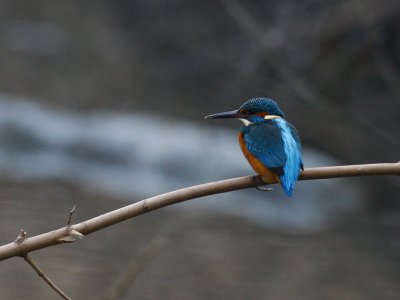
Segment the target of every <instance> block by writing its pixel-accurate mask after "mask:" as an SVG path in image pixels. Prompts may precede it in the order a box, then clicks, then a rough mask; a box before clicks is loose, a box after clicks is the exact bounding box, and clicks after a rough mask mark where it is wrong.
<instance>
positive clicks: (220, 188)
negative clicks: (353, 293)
mask: <svg viewBox="0 0 400 300" xmlns="http://www.w3.org/2000/svg"><path fill="white" fill-rule="evenodd" d="M369 175H400V162H399V163H386V164H368V165H350V166H334V167H321V168H310V169H306V170H304V171H303V172H302V173H301V174H300V177H299V180H312V179H327V178H338V177H351V176H369ZM274 183H276V182H263V181H262V179H261V177H260V176H245V177H238V178H232V179H227V180H222V181H217V182H210V183H206V184H201V185H197V186H192V187H188V188H184V189H181V190H177V191H173V192H169V193H166V194H162V195H159V196H155V197H151V198H148V199H145V200H142V201H139V202H136V203H133V204H131V205H128V206H125V207H122V208H119V209H117V210H114V211H111V212H108V213H105V214H103V215H100V216H97V217H94V218H92V219H89V220H86V221H84V222H81V223H78V224H75V225H71V226H67V227H63V228H60V229H57V230H54V231H50V232H47V233H43V234H40V235H37V236H33V237H30V238H26V239H24V240H23V241H22V242H17V241H14V242H12V243H9V244H6V245H3V246H1V247H0V260H4V259H8V258H10V257H14V256H24V255H26V254H27V253H29V252H32V251H35V250H38V249H42V248H46V247H50V246H53V245H57V244H60V243H63V242H73V241H75V240H76V239H79V238H82V237H83V235H88V234H90V233H93V232H95V231H98V230H101V229H103V228H106V227H108V226H111V225H114V224H116V223H120V222H122V221H125V220H127V219H130V218H134V217H136V216H138V215H141V214H144V213H147V212H150V211H152V210H156V209H159V208H162V207H165V206H169V205H172V204H176V203H179V202H182V201H187V200H190V199H195V198H199V197H204V196H208V195H213V194H219V193H226V192H230V191H235V190H241V189H246V188H254V187H257V186H260V185H265V184H274Z"/></svg>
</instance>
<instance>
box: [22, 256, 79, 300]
mask: <svg viewBox="0 0 400 300" xmlns="http://www.w3.org/2000/svg"><path fill="white" fill-rule="evenodd" d="M24 260H25V261H26V262H27V263H28V264H29V265H30V266H31V267H32V268H33V269H34V270H35V271H36V273H37V274H38V275H39V276H40V277H42V279H43V280H44V281H45V282H46V283H47V284H48V285H49V286H50V287H51V288H52V289H53V290H54V291H56V293H57V294H59V295H60V296H61V297H62V298H63V299H66V300H71V298H70V297H68V296H67V295H66V294H65V293H64V292H63V291H62V290H61V289H60V288H59V287H58V286H56V285H55V283H54V282H53V281H51V279H50V278H49V276H47V275H46V273H45V272H44V271H43V270H42V269H40V268H39V266H38V265H37V264H36V263H35V262H34V261H33V260H32V258H31V257H30V256H29V255H28V254H26V255H24Z"/></svg>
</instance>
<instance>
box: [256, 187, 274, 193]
mask: <svg viewBox="0 0 400 300" xmlns="http://www.w3.org/2000/svg"><path fill="white" fill-rule="evenodd" d="M256 189H257V190H259V191H263V192H270V191H273V190H274V189H273V188H272V187H266V186H256Z"/></svg>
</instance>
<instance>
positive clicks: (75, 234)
mask: <svg viewBox="0 0 400 300" xmlns="http://www.w3.org/2000/svg"><path fill="white" fill-rule="evenodd" d="M75 209H76V204H75V205H74V207H72V209H71V211H70V212H69V215H68V219H67V225H66V226H65V229H66V231H67V233H66V235H65V236H63V237H61V238H59V239H58V241H59V242H61V243H72V242H75V241H76V240H81V239H82V238H83V234H82V233H80V232H79V231H78V230H76V229H74V228H71V220H72V215H73V214H74V211H75Z"/></svg>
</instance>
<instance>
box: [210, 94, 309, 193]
mask: <svg viewBox="0 0 400 300" xmlns="http://www.w3.org/2000/svg"><path fill="white" fill-rule="evenodd" d="M205 118H206V119H223V118H235V119H239V120H241V121H242V122H243V126H241V127H240V131H239V144H240V147H241V149H242V151H243V154H244V156H245V157H246V159H247V160H248V161H249V163H250V165H251V166H252V168H253V169H254V171H256V172H257V173H258V174H259V175H261V177H262V179H263V180H264V181H265V182H267V183H271V182H279V183H280V184H281V186H282V188H283V190H284V191H285V194H286V195H287V196H292V194H293V189H294V186H295V184H296V181H297V178H298V177H299V174H300V170H303V169H304V168H303V160H302V157H301V144H300V138H299V136H298V134H297V131H296V129H295V128H294V127H293V125H292V124H290V123H289V122H287V121H286V120H285V115H284V114H283V112H282V111H281V110H280V108H279V106H278V104H277V103H276V102H275V101H274V100H272V99H267V98H253V99H250V100H248V101H246V102H245V103H244V104H243V105H242V106H240V107H239V109H238V110H233V111H228V112H223V113H217V114H213V115H209V116H206V117H205Z"/></svg>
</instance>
